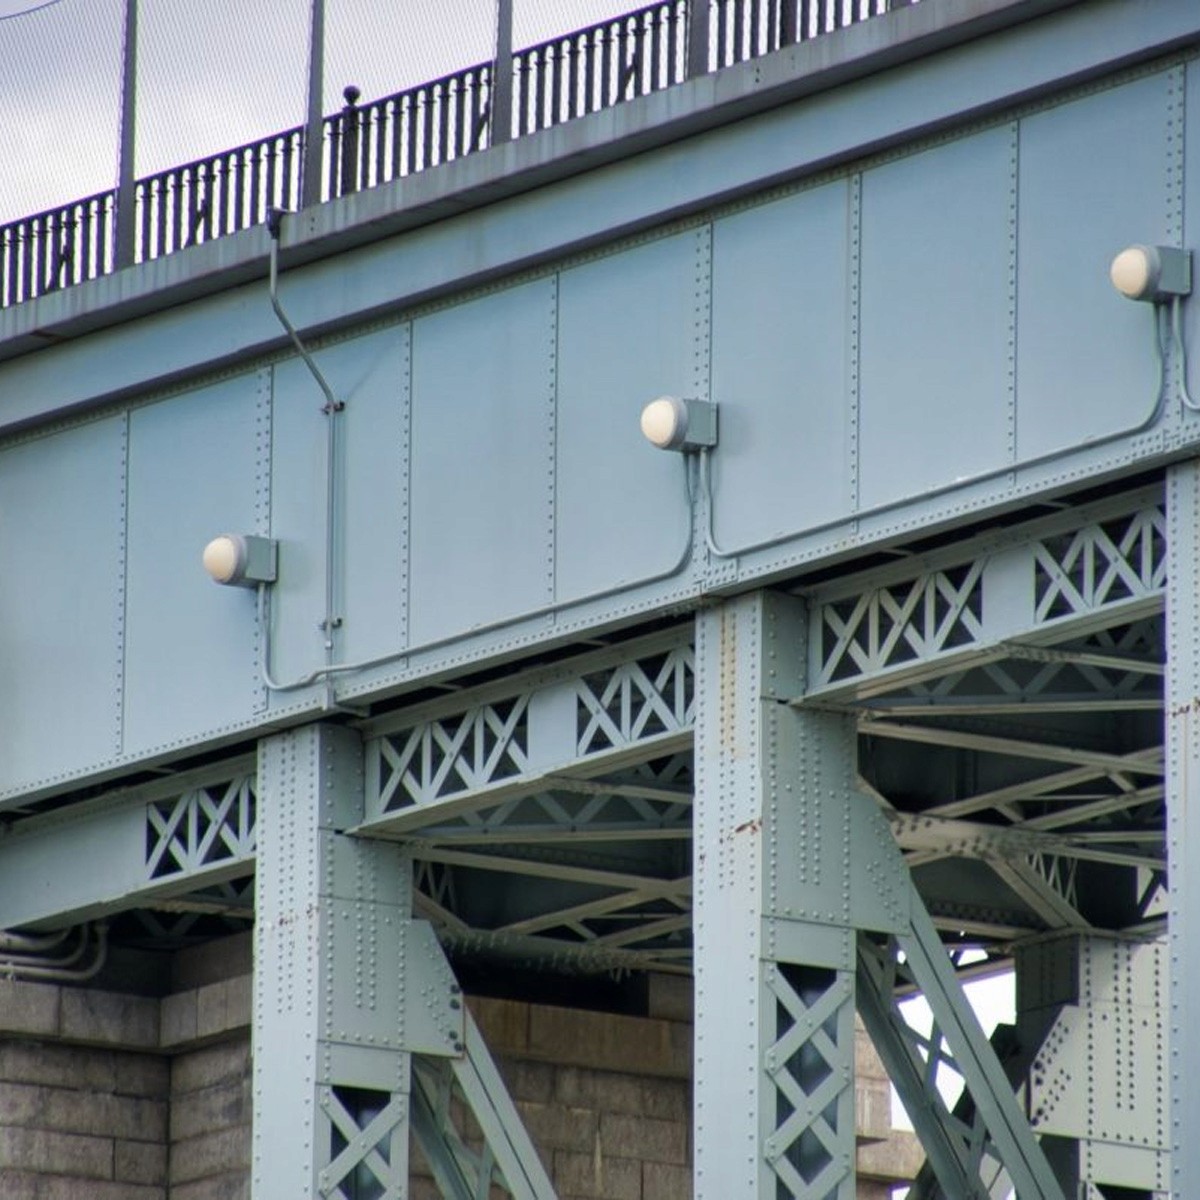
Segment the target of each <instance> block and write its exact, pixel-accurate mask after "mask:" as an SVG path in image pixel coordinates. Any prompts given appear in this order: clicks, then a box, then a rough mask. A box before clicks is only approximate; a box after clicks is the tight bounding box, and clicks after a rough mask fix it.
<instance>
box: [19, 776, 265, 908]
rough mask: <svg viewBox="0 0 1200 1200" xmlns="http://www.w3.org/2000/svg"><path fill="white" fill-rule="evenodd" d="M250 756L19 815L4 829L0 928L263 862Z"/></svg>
mask: <svg viewBox="0 0 1200 1200" xmlns="http://www.w3.org/2000/svg"><path fill="white" fill-rule="evenodd" d="M254 771H255V760H254V757H253V756H252V755H251V756H242V757H240V758H236V759H230V760H227V761H226V762H223V763H218V764H214V765H213V766H209V767H204V768H202V769H199V770H196V771H189V772H184V773H181V774H178V775H173V776H170V777H169V778H165V779H161V780H157V781H155V782H153V783H150V784H143V785H140V786H138V787H135V788H129V789H123V790H121V791H115V792H112V793H110V794H108V795H104V796H100V797H98V798H96V799H94V800H89V801H86V802H85V803H82V804H76V805H71V806H70V807H68V808H65V809H63V810H61V811H57V812H51V813H48V814H46V815H44V816H37V817H29V818H26V819H25V820H23V821H19V822H17V823H16V824H15V825H14V826H13V827H12V828H10V830H9V831H8V833H7V835H6V836H5V837H3V838H0V928H5V929H10V928H13V927H17V926H28V925H35V924H37V923H38V922H54V923H56V924H65V923H69V922H71V921H81V920H87V919H90V918H93V917H97V916H101V915H104V914H107V913H113V912H118V911H121V910H123V909H128V908H133V907H136V906H138V905H142V904H149V903H155V902H161V901H164V900H167V899H171V898H178V897H181V896H185V895H187V894H188V893H190V892H195V891H200V890H202V889H204V888H206V887H210V886H211V885H213V884H218V883H222V882H225V881H228V880H230V879H235V878H237V877H238V876H242V875H249V874H251V873H253V871H254V855H255V842H256V836H257V820H256V811H255V775H254Z"/></svg>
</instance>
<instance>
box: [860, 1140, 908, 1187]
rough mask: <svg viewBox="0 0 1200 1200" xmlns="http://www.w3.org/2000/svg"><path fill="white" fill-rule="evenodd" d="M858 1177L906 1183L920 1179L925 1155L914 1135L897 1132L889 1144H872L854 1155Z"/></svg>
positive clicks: (864, 1146) (861, 1148) (887, 1142)
mask: <svg viewBox="0 0 1200 1200" xmlns="http://www.w3.org/2000/svg"><path fill="white" fill-rule="evenodd" d="M855 1161H856V1164H857V1169H858V1174H859V1175H860V1176H861V1177H862V1178H864V1179H876V1180H885V1181H888V1182H895V1183H907V1182H909V1181H910V1180H913V1179H915V1178H916V1177H917V1172H918V1171H920V1169H921V1165H922V1163H924V1161H925V1151H924V1150H922V1149H921V1143H920V1142H919V1141H918V1140H917V1136H916V1134H914V1133H910V1132H908V1131H907V1130H899V1129H898V1130H894V1131H893V1132H892V1134H891V1136H890V1137H889V1138H888V1139H887V1141H886V1142H870V1143H867V1144H866V1145H862V1146H859V1147H858V1150H857V1153H856V1154H855Z"/></svg>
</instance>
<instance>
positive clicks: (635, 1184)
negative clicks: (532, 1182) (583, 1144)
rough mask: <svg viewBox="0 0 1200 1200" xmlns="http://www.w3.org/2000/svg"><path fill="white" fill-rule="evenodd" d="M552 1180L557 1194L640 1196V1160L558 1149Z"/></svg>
mask: <svg viewBox="0 0 1200 1200" xmlns="http://www.w3.org/2000/svg"><path fill="white" fill-rule="evenodd" d="M554 1184H555V1187H556V1188H557V1189H558V1192H559V1194H560V1195H563V1196H576V1197H579V1198H580V1200H643V1196H642V1164H641V1163H640V1162H638V1161H637V1160H636V1159H633V1158H617V1157H614V1156H611V1155H600V1154H573V1153H571V1152H570V1151H568V1150H559V1151H558V1152H557V1153H556V1154H555V1155H554ZM646 1200H653V1198H651V1197H648V1196H647V1197H646ZM731 1200H732V1198H731Z"/></svg>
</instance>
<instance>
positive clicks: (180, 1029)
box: [158, 990, 197, 1050]
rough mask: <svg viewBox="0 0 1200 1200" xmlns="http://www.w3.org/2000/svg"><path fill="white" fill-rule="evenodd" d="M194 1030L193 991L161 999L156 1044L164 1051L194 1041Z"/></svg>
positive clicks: (194, 1004) (194, 1006)
mask: <svg viewBox="0 0 1200 1200" xmlns="http://www.w3.org/2000/svg"><path fill="white" fill-rule="evenodd" d="M196 1028H197V1013H196V992H195V990H191V991H187V992H177V993H176V994H175V995H174V996H166V997H164V998H163V1001H162V1004H161V1005H160V1007H159V1021H158V1044H159V1045H160V1046H161V1047H162V1048H163V1049H164V1050H170V1049H173V1048H175V1047H176V1046H179V1045H183V1044H185V1043H187V1042H192V1041H195V1039H196Z"/></svg>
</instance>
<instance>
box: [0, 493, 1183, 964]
mask: <svg viewBox="0 0 1200 1200" xmlns="http://www.w3.org/2000/svg"><path fill="white" fill-rule="evenodd" d="M1161 517H1162V508H1161V500H1160V497H1159V493H1158V491H1157V490H1156V489H1145V488H1143V489H1141V490H1140V491H1138V492H1136V493H1131V494H1128V495H1127V496H1124V497H1117V498H1114V499H1112V500H1106V501H1104V502H1103V503H1102V504H1100V505H1092V506H1089V507H1087V508H1080V509H1074V510H1067V511H1064V512H1062V513H1059V514H1056V515H1055V516H1053V517H1052V518H1049V519H1042V520H1039V521H1035V522H1031V523H1030V524H1029V526H1028V528H1027V529H1025V530H1021V528H1020V527H1018V529H1017V530H1015V531H1014V530H1012V529H1008V530H1005V531H1004V532H1003V534H1002V535H1000V536H997V535H984V536H982V537H978V538H975V539H973V540H972V541H971V542H970V543H964V544H960V545H951V546H948V547H946V548H944V549H942V550H940V551H938V552H937V554H936V555H931V556H925V557H923V558H921V559H918V560H915V561H914V563H912V564H907V565H908V571H907V573H905V572H904V571H902V570H901V569H900V568H899V567H892V568H889V569H888V570H886V571H885V572H877V573H876V574H875V576H874V577H872V576H862V577H859V578H857V579H855V578H854V577H851V581H850V583H846V582H845V581H841V580H839V581H834V582H833V583H831V584H828V585H824V586H823V587H822V588H820V589H818V590H817V592H815V593H814V594H811V595H810V596H809V598H808V607H809V614H810V616H809V623H810V629H809V635H808V640H809V649H808V653H809V656H810V678H814V679H816V680H817V681H818V683H817V686H816V687H814V688H811V689H809V691H808V693H807V694H805V695H803V696H797V697H796V698H795V703H798V704H801V705H805V706H816V707H819V708H831V709H836V710H839V711H846V712H853V713H854V714H855V716H856V719H857V727H858V731H859V786H860V787H861V788H862V789H863V790H865V791H866V792H868V794H870V795H872V796H874V798H875V800H876V801H877V803H878V804H879V806H880V807H881V809H882V810H883V812H884V813H885V815H886V817H887V819H888V821H889V823H890V825H891V828H892V831H893V833H894V835H895V837H896V839H897V842H898V843H899V845H900V847H901V848H902V850H903V852H904V855H905V858H906V860H907V862H908V864H909V866H910V868H911V870H912V873H913V878H914V881H915V883H916V885H917V887H918V889H919V891H920V892H921V894H922V897H923V899H924V901H925V903H926V905H927V907H928V909H929V911H930V913H931V915H932V916H933V918H934V921H935V923H936V924H937V925H938V926H939V928H940V929H941V930H942V932H943V935H944V936H946V937H949V938H951V939H952V940H955V941H958V942H961V943H964V944H974V945H979V946H982V947H983V948H985V949H987V950H988V951H989V952H992V953H1002V954H1003V953H1007V952H1008V949H1009V947H1011V946H1012V945H1013V944H1014V943H1017V942H1020V941H1021V940H1022V939H1026V938H1030V937H1038V936H1041V935H1043V934H1046V933H1050V932H1061V931H1063V930H1081V931H1086V930H1095V929H1100V930H1120V931H1128V932H1130V933H1136V934H1139V935H1145V934H1146V933H1148V932H1153V931H1157V930H1160V929H1161V926H1162V921H1163V915H1162V914H1163V911H1164V904H1163V901H1164V887H1165V852H1164V842H1163V830H1164V807H1165V801H1164V787H1163V771H1164V759H1163V751H1162V679H1163V671H1164V631H1163V616H1162V588H1163V567H1162V562H1163V556H1164V544H1165V543H1164V537H1163V531H1162V522H1161ZM1022 572H1024V575H1025V579H1026V581H1027V582H1028V584H1029V593H1028V594H1027V595H1021V594H1019V593H1018V591H1017V585H1018V584H1019V583H1020V582H1021V579H1022ZM989 588H990V589H991V590H988V589H989ZM996 597H999V600H997V599H996ZM1008 608H1012V609H1015V610H1016V612H1017V617H1014V615H1013V612H1011V611H1007V609H1008ZM1021 619H1023V620H1024V621H1025V622H1026V623H1027V624H1028V626H1029V627H1028V628H1025V627H1023V626H1022V625H1021V624H1020V620H1021ZM993 634H995V636H993ZM814 654H816V656H817V657H816V658H815V659H814V658H813V655H814ZM694 702H695V696H694V665H693V659H692V648H691V636H690V628H688V627H686V626H680V627H677V628H675V629H674V630H668V631H666V632H665V633H659V634H653V635H649V636H647V637H642V638H635V639H633V640H631V641H629V642H626V643H623V644H618V645H615V646H611V647H605V648H603V649H600V650H597V651H596V652H595V653H592V654H588V655H584V656H581V657H579V658H578V659H573V660H568V661H567V662H566V663H563V664H556V665H555V666H553V667H550V668H543V669H540V670H535V671H532V672H529V673H526V674H524V675H522V674H518V675H514V676H512V677H509V678H507V679H503V680H499V681H496V682H494V683H491V684H489V685H487V686H486V687H483V688H477V689H473V690H469V691H465V692H461V693H457V694H451V695H448V696H446V697H445V698H444V699H443V700H440V701H435V702H431V703H426V704H423V705H421V706H418V707H416V708H413V709H406V710H401V711H399V712H398V713H393V714H389V715H387V716H383V717H379V718H375V719H373V720H371V721H368V722H366V723H365V724H364V725H363V727H362V732H363V734H364V736H365V737H366V743H365V744H366V746H367V760H366V764H365V767H366V778H367V785H368V786H367V792H366V795H367V799H366V812H365V819H364V821H363V822H362V824H361V825H360V827H359V828H358V830H357V832H358V833H359V834H361V835H362V836H369V837H384V838H388V839H398V840H401V841H403V842H404V843H405V844H406V845H407V847H408V849H409V851H410V853H411V855H412V856H413V858H414V860H415V862H416V896H417V901H416V903H417V906H418V909H419V910H420V913H421V915H422V916H424V917H426V918H427V919H428V920H430V921H431V922H432V924H433V925H434V927H435V928H436V929H437V930H438V932H439V934H440V936H441V937H442V938H443V939H444V941H445V942H446V944H447V945H448V946H449V947H450V948H451V949H452V950H454V951H455V952H456V953H459V954H463V955H481V956H498V957H502V958H511V959H514V960H516V961H518V962H520V963H525V964H532V963H537V964H541V965H545V966H548V967H552V968H556V969H563V970H585V971H587V970H611V969H623V968H648V967H653V968H655V969H660V970H662V969H665V970H670V971H686V970H688V969H689V967H690V955H691V891H692V888H691V878H690V874H691V866H690V863H691V831H692V812H691V804H692V793H693V787H694V782H693V763H692V752H691V736H692V727H693V721H694V711H693V710H694ZM254 790H255V780H254V770H253V761H252V760H245V759H242V760H237V761H236V762H232V763H229V764H227V765H225V766H224V767H222V766H221V765H218V766H215V767H213V768H211V769H207V770H204V771H201V772H198V773H194V774H193V775H192V776H187V777H180V778H179V779H178V780H174V781H173V780H171V779H170V778H168V779H164V780H163V781H161V782H159V783H156V784H154V785H152V786H151V787H149V788H143V789H140V790H138V789H135V790H133V791H131V792H128V793H123V794H121V795H120V796H119V797H113V798H111V799H107V800H106V799H101V800H97V801H91V802H89V803H88V804H87V805H84V806H80V807H79V808H78V809H72V808H69V807H68V808H65V809H63V810H60V811H59V812H57V813H54V814H50V815H49V816H45V817H38V818H33V819H31V820H27V821H24V822H16V823H15V824H14V826H13V828H12V831H11V834H10V837H9V838H7V839H5V844H4V846H3V847H2V848H0V854H3V853H5V852H7V853H8V854H11V855H12V856H13V862H14V863H15V862H22V863H25V864H27V866H26V871H27V872H28V871H30V870H32V871H34V872H36V873H39V874H41V875H42V876H43V877H44V876H45V875H47V873H48V874H49V875H50V876H51V878H52V883H53V879H54V877H55V876H57V877H58V879H59V880H60V881H61V885H54V886H51V887H49V888H47V887H46V885H45V884H44V883H43V885H42V887H41V888H40V891H38V892H37V893H36V894H35V898H34V900H33V901H32V902H31V901H30V900H29V899H28V898H26V899H24V900H23V901H22V902H17V901H16V895H15V894H16V892H17V891H18V890H23V891H24V892H25V893H28V891H29V889H28V888H23V886H22V881H23V876H22V875H21V874H20V872H17V873H16V874H14V873H12V872H9V871H7V870H6V871H5V872H3V873H0V875H2V876H3V877H4V878H7V879H9V880H10V884H9V887H8V888H7V889H5V885H4V884H3V883H0V889H4V890H6V891H11V892H13V893H14V895H13V896H12V897H9V896H8V895H5V896H3V897H0V899H3V900H4V901H5V904H4V909H5V911H7V912H15V913H17V914H18V916H19V919H18V920H15V921H14V922H13V924H15V925H22V926H29V925H33V926H39V925H40V926H43V927H45V926H48V925H54V924H56V923H57V924H62V923H65V922H66V921H69V920H80V919H86V918H93V917H96V916H102V915H105V914H107V913H114V912H120V911H122V910H132V911H135V912H137V913H139V914H140V915H139V916H137V917H136V918H135V922H136V930H137V933H138V940H144V939H149V940H150V941H151V942H153V940H154V939H155V937H161V938H162V939H163V941H164V944H165V943H166V942H169V941H171V940H172V939H175V938H178V937H186V936H187V935H188V931H189V930H190V929H192V928H193V927H195V929H196V932H199V931H200V930H203V929H207V928H209V927H210V925H211V923H212V921H213V920H218V921H222V922H230V921H232V922H243V921H245V920H248V919H251V917H252V909H253V899H252V897H253V892H252V887H253V881H252V874H253V867H254V843H255V828H254V819H255V815H254V809H255V797H254ZM119 814H124V816H123V818H120V817H119ZM76 829H77V830H78V831H79V833H80V835H81V836H83V835H84V834H86V835H87V836H89V837H90V838H92V839H93V842H92V844H93V845H94V844H95V842H94V839H95V837H96V836H97V833H98V832H99V833H100V834H105V833H107V835H108V836H109V837H110V838H111V839H112V842H113V846H114V847H115V846H116V845H117V843H118V841H119V842H120V845H121V847H122V853H123V857H124V859H126V860H128V862H127V865H126V867H125V869H124V870H123V871H117V872H115V875H116V878H115V881H114V871H113V869H112V864H111V862H109V863H108V864H107V865H106V867H105V872H106V880H107V882H106V885H105V887H104V888H103V889H100V888H99V887H97V886H96V885H95V884H93V883H92V882H91V881H90V880H89V879H88V872H87V871H86V869H85V870H83V871H82V872H81V871H80V870H79V867H78V865H76V866H75V867H73V868H72V872H71V873H69V874H67V873H64V872H63V871H61V870H60V871H55V870H54V867H55V863H56V862H58V861H59V859H60V858H61V856H62V855H64V854H67V855H69V854H70V843H71V835H72V832H73V831H74V830H76ZM139 829H141V830H142V832H141V834H140V840H141V844H138V845H134V846H132V850H133V853H132V854H131V853H130V849H131V847H130V843H131V840H132V839H134V838H135V837H138V836H139V835H138V834H137V830H139ZM64 848H65V849H64ZM93 857H95V856H93ZM62 861H63V862H65V861H66V859H62ZM75 861H76V864H77V863H78V860H77V859H76V860H75ZM89 888H90V889H91V891H90V893H89ZM92 893H98V894H92ZM10 898H11V899H12V900H13V901H14V903H12V904H10V903H8V900H9V899H10ZM197 922H200V924H199V925H197ZM123 928H127V929H130V930H131V931H133V930H134V929H135V925H134V924H131V923H130V920H129V919H126V922H125V925H124V926H123ZM131 936H132V932H131Z"/></svg>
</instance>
